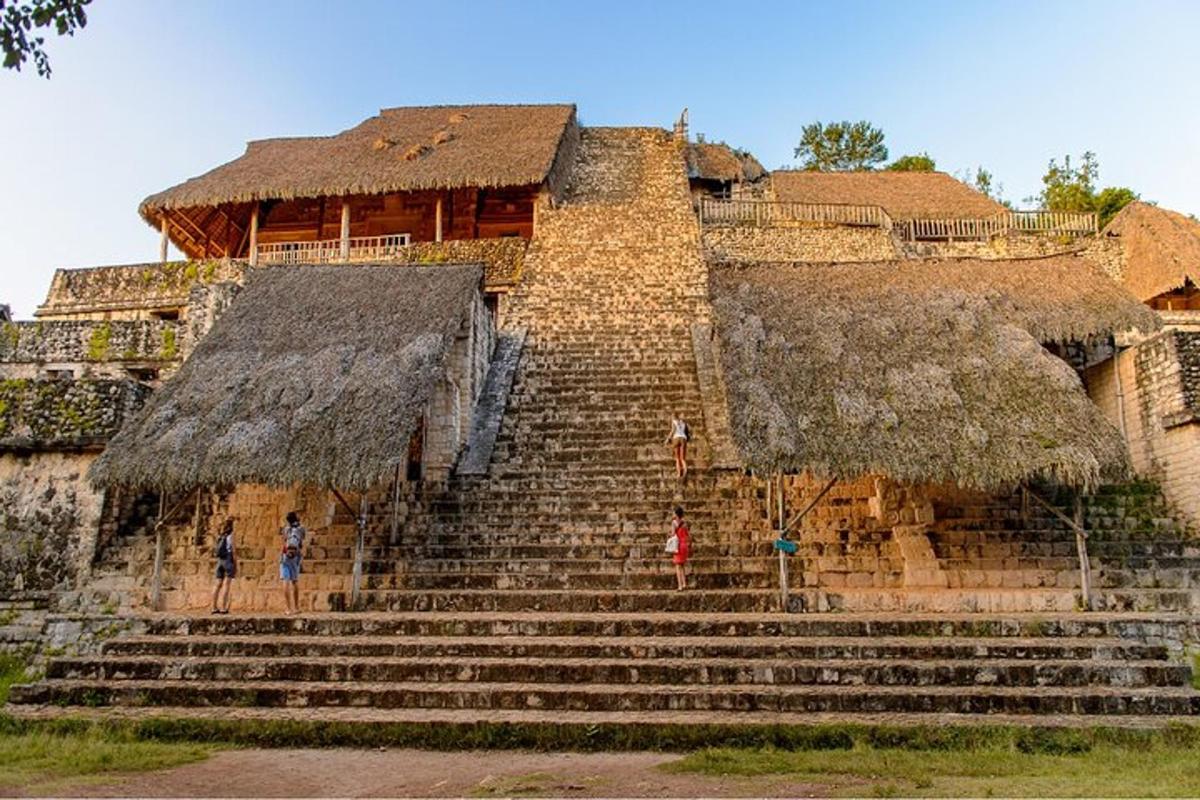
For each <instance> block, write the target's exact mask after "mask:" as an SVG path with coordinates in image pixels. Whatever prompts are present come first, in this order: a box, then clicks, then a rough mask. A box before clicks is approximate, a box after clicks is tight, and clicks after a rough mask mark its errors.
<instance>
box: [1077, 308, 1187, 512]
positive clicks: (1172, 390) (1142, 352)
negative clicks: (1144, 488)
mask: <svg viewBox="0 0 1200 800" xmlns="http://www.w3.org/2000/svg"><path fill="white" fill-rule="evenodd" d="M1198 350H1200V342H1197V337H1196V334H1192V333H1187V332H1182V331H1163V332H1162V333H1159V334H1158V335H1156V336H1153V337H1151V338H1149V339H1147V340H1145V341H1143V342H1141V343H1139V344H1137V345H1135V346H1133V347H1130V348H1128V349H1126V350H1122V351H1121V352H1119V353H1118V354H1117V356H1116V357H1115V358H1113V359H1109V360H1107V361H1104V362H1101V363H1100V364H1096V365H1094V366H1092V367H1089V368H1088V370H1087V372H1086V374H1085V382H1086V384H1087V388H1088V394H1089V395H1090V396H1091V397H1092V399H1093V400H1094V401H1095V402H1096V404H1097V405H1098V406H1100V408H1101V409H1102V410H1103V411H1104V413H1105V415H1106V416H1108V418H1109V419H1110V420H1112V422H1113V423H1114V424H1115V425H1117V426H1118V427H1121V426H1123V427H1124V431H1125V437H1126V441H1127V442H1128V444H1129V454H1130V458H1131V459H1132V462H1133V468H1134V470H1135V471H1136V472H1137V473H1138V474H1139V475H1143V476H1146V477H1149V478H1153V479H1154V480H1156V481H1158V482H1159V484H1160V485H1161V486H1162V489H1163V494H1164V495H1165V496H1166V498H1167V500H1168V501H1170V502H1171V503H1172V504H1173V505H1174V506H1176V507H1177V508H1178V509H1179V510H1180V511H1182V512H1183V513H1185V514H1186V515H1187V516H1188V517H1189V518H1190V519H1191V520H1192V521H1194V522H1200V415H1198V414H1197V406H1196V395H1197V392H1196V381H1197V377H1198V374H1200V354H1198V352H1197V351H1198ZM1118 376H1119V379H1120V380H1119V384H1120V385H1119V388H1118V380H1117V379H1118Z"/></svg>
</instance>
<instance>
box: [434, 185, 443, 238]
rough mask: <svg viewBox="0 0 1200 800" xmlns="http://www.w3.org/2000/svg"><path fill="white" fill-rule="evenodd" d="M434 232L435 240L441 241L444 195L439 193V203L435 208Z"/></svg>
mask: <svg viewBox="0 0 1200 800" xmlns="http://www.w3.org/2000/svg"><path fill="white" fill-rule="evenodd" d="M433 223H434V232H433V240H434V241H435V242H440V241H441V240H442V196H441V195H440V194H439V195H438V198H437V204H436V205H435V206H434V209H433Z"/></svg>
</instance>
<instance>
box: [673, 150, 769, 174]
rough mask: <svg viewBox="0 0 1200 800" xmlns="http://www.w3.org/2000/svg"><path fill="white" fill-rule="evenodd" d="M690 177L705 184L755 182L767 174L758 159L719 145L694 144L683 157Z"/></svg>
mask: <svg viewBox="0 0 1200 800" xmlns="http://www.w3.org/2000/svg"><path fill="white" fill-rule="evenodd" d="M684 157H685V158H686V160H687V171H688V177H689V178H691V179H693V180H702V181H733V182H734V183H742V182H747V181H756V180H758V179H759V178H762V177H763V176H764V175H766V174H767V171H766V170H765V169H763V165H762V164H760V163H758V159H757V158H755V157H754V156H752V155H750V154H749V153H747V152H745V151H740V150H734V149H733V148H732V147H730V146H729V145H727V144H725V143H723V142H720V143H712V142H691V143H689V144H688V146H687V150H686V151H685V153H684Z"/></svg>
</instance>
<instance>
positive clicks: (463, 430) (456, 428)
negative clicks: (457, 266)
mask: <svg viewBox="0 0 1200 800" xmlns="http://www.w3.org/2000/svg"><path fill="white" fill-rule="evenodd" d="M495 345H496V330H495V326H494V324H493V321H492V317H491V315H490V314H489V313H488V311H487V308H486V307H485V306H484V304H483V302H482V298H480V297H478V296H477V297H476V298H475V300H474V302H472V304H471V317H470V319H469V320H468V321H467V322H466V324H464V326H463V330H462V331H461V332H460V334H459V336H458V338H457V340H456V341H455V343H454V346H453V347H452V348H451V350H450V353H449V354H448V356H447V359H446V364H447V378H446V379H445V380H443V381H442V382H441V383H440V384H439V385H438V388H437V390H436V391H435V393H434V396H433V397H432V398H431V399H430V401H429V411H428V413H427V414H426V429H425V449H424V467H425V469H426V471H427V474H428V477H429V478H431V479H433V480H441V479H444V478H445V477H447V476H448V475H449V472H450V470H451V469H452V468H453V467H454V464H455V462H456V461H457V459H458V454H459V453H460V452H461V451H462V449H463V447H464V446H465V445H466V443H467V438H468V437H469V435H470V432H471V419H472V417H473V415H474V410H475V405H476V403H477V401H478V400H479V395H480V393H481V392H482V391H483V385H484V382H485V381H486V379H487V370H488V366H489V364H490V363H491V357H492V350H493V348H494V347H495Z"/></svg>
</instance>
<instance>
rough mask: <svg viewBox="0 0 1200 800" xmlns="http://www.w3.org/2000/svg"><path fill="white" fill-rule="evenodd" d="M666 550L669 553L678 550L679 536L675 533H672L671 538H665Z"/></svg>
mask: <svg viewBox="0 0 1200 800" xmlns="http://www.w3.org/2000/svg"><path fill="white" fill-rule="evenodd" d="M667 552H668V553H670V554H671V555H675V554H676V553H678V552H679V536H678V535H677V534H674V533H672V534H671V538H670V539H667Z"/></svg>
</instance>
